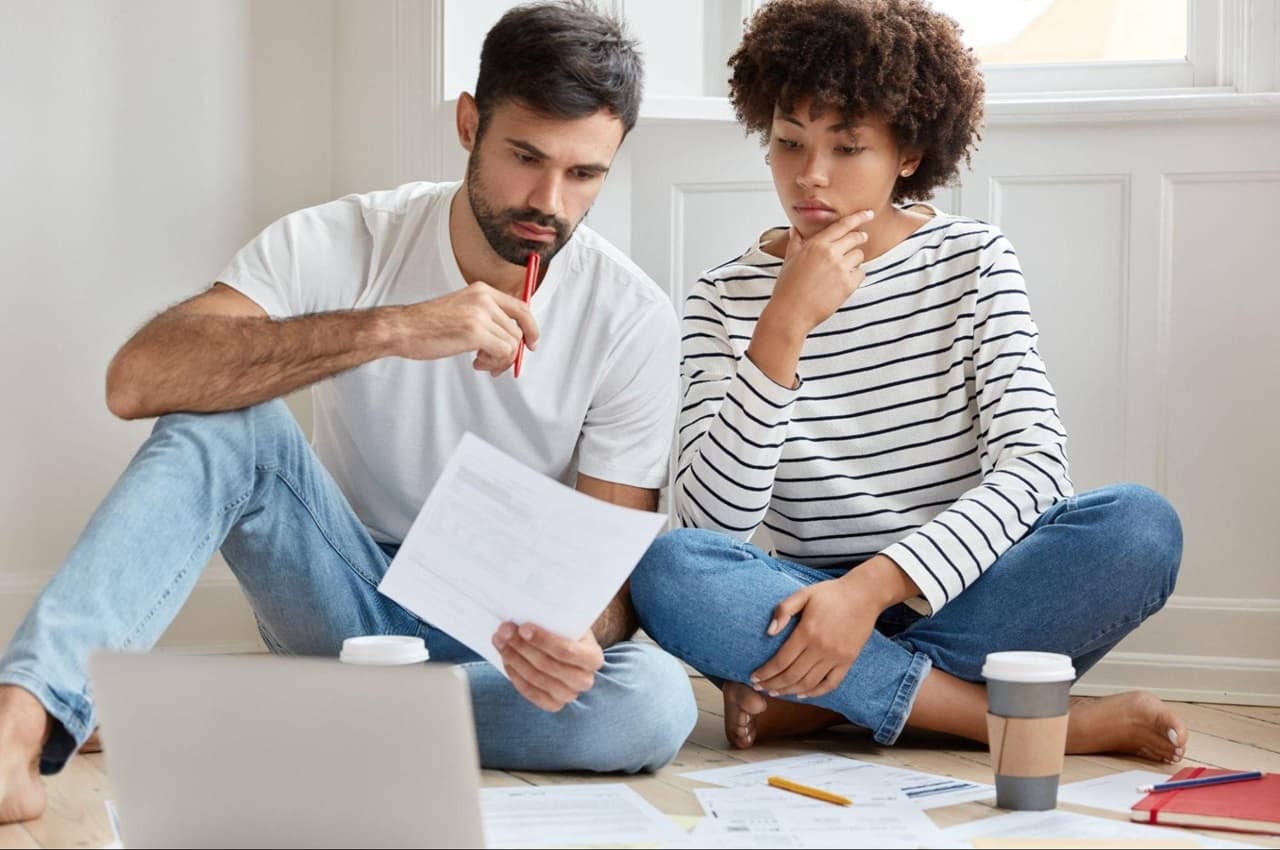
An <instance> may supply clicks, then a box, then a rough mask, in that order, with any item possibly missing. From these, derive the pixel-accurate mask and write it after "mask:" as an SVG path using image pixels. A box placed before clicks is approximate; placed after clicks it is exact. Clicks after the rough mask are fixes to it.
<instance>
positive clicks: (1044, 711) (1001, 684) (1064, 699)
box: [982, 652, 1076, 811]
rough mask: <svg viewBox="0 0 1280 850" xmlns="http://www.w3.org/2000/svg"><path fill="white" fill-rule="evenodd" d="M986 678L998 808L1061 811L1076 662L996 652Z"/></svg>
mask: <svg viewBox="0 0 1280 850" xmlns="http://www.w3.org/2000/svg"><path fill="white" fill-rule="evenodd" d="M982 677H983V678H984V679H986V680H987V734H988V737H989V740H990V741H991V767H992V770H993V771H994V772H995V776H996V805H997V806H999V807H1000V808H1002V809H1015V810H1023V811H1044V810H1047V809H1053V808H1056V807H1057V804H1058V778H1059V777H1060V776H1061V774H1062V762H1063V758H1064V756H1065V753H1066V749H1067V713H1068V711H1069V708H1070V696H1069V694H1070V691H1071V685H1072V684H1073V683H1074V682H1075V677H1076V671H1075V667H1073V666H1072V664H1071V658H1070V657H1069V656H1066V655H1058V654H1056V653H1052V652H993V653H991V654H989V655H988V656H987V660H986V664H984V665H983V667H982Z"/></svg>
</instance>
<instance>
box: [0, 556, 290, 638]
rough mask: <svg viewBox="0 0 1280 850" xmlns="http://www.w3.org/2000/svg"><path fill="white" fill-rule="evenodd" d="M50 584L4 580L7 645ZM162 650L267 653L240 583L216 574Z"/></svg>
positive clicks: (0, 603) (190, 602)
mask: <svg viewBox="0 0 1280 850" xmlns="http://www.w3.org/2000/svg"><path fill="white" fill-rule="evenodd" d="M44 585H45V581H44V580H42V579H39V578H28V579H16V580H11V581H5V582H0V630H3V631H2V633H3V634H4V635H5V643H6V644H7V643H8V641H9V638H10V636H12V634H13V632H14V631H15V630H16V629H17V628H18V624H19V623H21V622H22V618H23V617H25V616H26V613H27V611H28V610H29V609H30V608H31V605H32V604H33V603H34V602H35V599H36V596H37V595H38V594H39V593H40V591H41V590H42V589H43V588H44ZM159 646H161V647H164V648H166V649H175V650H181V651H184V652H208V653H220V652H261V651H264V650H265V647H264V646H263V644H262V639H261V638H259V637H258V627H257V624H256V623H255V621H254V619H253V612H252V610H251V609H250V608H249V603H248V602H247V601H246V600H245V598H244V594H243V593H242V592H241V591H240V586H239V584H237V583H236V580H235V579H234V578H233V577H231V576H230V575H226V576H222V575H216V574H215V575H211V576H207V577H205V578H203V579H201V580H200V582H199V583H198V584H196V586H195V589H194V590H193V591H192V592H191V596H190V598H189V599H187V604H186V605H185V606H183V608H182V612H181V613H179V614H178V617H177V619H176V620H174V621H173V624H172V625H170V626H169V629H168V630H167V631H166V632H165V633H164V636H163V637H161V638H160V643H159Z"/></svg>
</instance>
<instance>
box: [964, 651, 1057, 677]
mask: <svg viewBox="0 0 1280 850" xmlns="http://www.w3.org/2000/svg"><path fill="white" fill-rule="evenodd" d="M1075 677H1076V668H1075V667H1073V666H1072V665H1071V657H1070V656H1069V655H1059V654H1058V653H1056V652H992V653H989V654H988V655H987V663H986V664H984V665H982V678H984V679H988V680H990V679H996V680H998V681H1001V682H1070V681H1072V680H1074V679H1075Z"/></svg>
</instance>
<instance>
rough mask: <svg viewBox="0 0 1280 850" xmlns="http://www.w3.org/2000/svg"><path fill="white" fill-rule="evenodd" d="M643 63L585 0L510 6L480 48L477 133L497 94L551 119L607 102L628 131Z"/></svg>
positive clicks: (617, 28)
mask: <svg viewBox="0 0 1280 850" xmlns="http://www.w3.org/2000/svg"><path fill="white" fill-rule="evenodd" d="M643 77H644V67H643V63H642V62H641V59H640V53H639V51H638V50H637V45H636V42H635V41H634V40H632V39H631V38H630V37H629V36H628V35H627V32H626V31H625V29H623V26H622V24H621V23H619V22H618V21H616V20H614V19H613V18H611V17H608V16H606V15H603V14H601V13H600V12H598V11H596V9H595V8H594V7H593V6H591V5H590V4H588V3H587V2H585V0H572V1H571V2H543V3H530V4H528V5H523V6H517V7H515V8H514V9H511V10H510V11H508V12H507V13H506V14H505V15H503V16H502V18H501V19H500V20H499V21H498V22H497V23H496V24H494V25H493V29H491V30H489V34H488V35H486V36H485V38H484V47H483V48H482V49H481V51H480V77H479V79H478V80H476V91H475V99H476V106H477V107H478V108H479V111H480V127H479V132H480V134H481V135H483V134H484V130H485V127H486V126H487V125H488V122H489V117H490V116H491V115H492V113H493V110H494V108H495V107H496V106H498V105H499V104H500V103H503V102H504V101H516V102H518V103H520V104H522V105H524V106H526V107H528V108H530V109H532V110H534V111H536V112H541V113H543V114H544V115H551V116H555V117H557V118H583V117H585V116H587V115H592V114H594V113H596V112H598V111H599V110H600V109H607V110H609V111H610V112H612V113H613V114H614V115H616V116H618V118H619V119H621V121H622V127H623V135H626V134H627V133H629V132H631V128H632V127H634V126H635V125H636V118H637V117H638V116H639V114H640V95H641V88H642V86H643Z"/></svg>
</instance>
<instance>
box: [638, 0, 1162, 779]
mask: <svg viewBox="0 0 1280 850" xmlns="http://www.w3.org/2000/svg"><path fill="white" fill-rule="evenodd" d="M730 66H731V68H732V71H733V74H732V80H731V89H732V99H733V103H734V106H735V109H736V111H737V114H738V117H739V120H740V121H741V122H742V123H743V124H744V125H745V127H746V128H747V130H748V131H750V132H754V133H758V134H759V135H760V136H761V137H762V139H763V140H764V142H765V144H766V145H767V151H768V153H767V154H766V161H767V162H768V163H769V165H770V169H771V171H772V174H773V180H774V185H775V187H776V189H777V193H778V198H779V200H780V201H781V203H782V206H783V208H784V209H785V210H786V214H787V218H788V220H789V223H790V227H789V228H783V229H778V230H773V231H769V232H767V233H765V234H763V235H762V236H761V237H760V239H759V240H758V241H757V242H756V244H755V245H753V246H752V247H751V248H750V249H748V250H747V251H746V253H744V254H743V255H742V256H740V257H738V258H736V259H733V260H731V261H729V262H728V263H725V264H724V265H721V266H718V267H717V268H715V269H712V270H711V271H709V272H707V273H706V274H705V275H704V276H703V277H701V278H700V279H699V280H698V282H697V283H696V284H695V286H694V287H693V289H692V292H691V294H690V296H689V298H688V301H687V302H686V305H685V328H684V343H683V346H684V352H683V355H684V356H683V367H682V368H683V383H684V403H683V408H682V413H681V420H680V431H679V466H678V473H677V477H676V482H675V486H674V488H673V496H672V498H673V500H674V502H675V505H676V510H677V513H678V516H679V518H680V521H681V525H683V526H687V527H690V528H685V529H681V530H677V531H674V532H671V533H670V534H667V535H664V536H663V537H662V538H660V539H659V540H658V541H656V542H655V544H654V546H653V547H652V549H651V550H650V551H649V552H648V554H647V555H646V556H645V558H644V560H643V561H642V562H641V564H640V566H639V567H638V568H637V570H636V572H635V574H634V576H633V577H632V587H631V592H632V597H633V600H634V602H635V605H636V607H637V610H638V612H639V615H640V620H641V622H642V624H643V626H644V628H645V629H646V631H648V633H649V634H650V635H652V636H653V637H654V639H656V640H657V641H658V642H659V643H660V644H661V645H662V646H663V647H665V648H666V649H667V650H668V651H670V652H671V653H673V654H675V655H676V656H678V657H680V658H682V659H684V660H685V661H686V662H688V663H689V664H691V665H692V666H694V667H696V668H697V669H699V670H701V671H702V672H704V673H705V674H706V675H708V676H709V677H712V678H713V679H715V680H717V681H721V682H723V693H724V702H725V732H726V735H727V736H728V738H729V740H730V741H731V742H732V743H733V744H734V745H735V746H737V747H749V746H751V745H752V744H753V743H755V742H756V741H759V740H762V739H765V738H770V737H776V736H780V735H789V734H801V733H805V732H810V731H813V730H815V729H818V728H822V727H826V726H831V725H834V724H838V723H846V722H852V723H855V724H857V725H860V726H864V727H867V728H869V729H870V730H872V732H873V734H874V736H875V739H876V740H877V741H878V742H880V743H883V744H891V743H893V742H894V741H895V740H896V739H897V738H898V736H899V734H900V733H901V732H902V730H903V728H904V727H914V728H920V729H928V730H935V731H941V732H947V733H951V734H955V735H961V736H964V737H966V738H970V739H973V740H976V741H983V742H985V741H986V734H987V732H986V722H985V717H986V693H985V689H984V687H983V685H982V684H981V681H982V677H981V673H980V670H981V666H982V663H983V659H984V657H985V655H986V654H987V653H988V652H993V651H1000V650H1011V649H1024V650H1043V651H1052V652H1060V653H1065V654H1067V655H1070V656H1071V657H1072V659H1073V661H1074V664H1075V668H1076V672H1077V674H1083V673H1084V672H1085V671H1086V670H1087V669H1088V668H1089V667H1090V666H1092V665H1093V664H1094V663H1096V662H1097V661H1098V660H1099V659H1100V658H1101V657H1102V656H1103V655H1104V654H1105V653H1106V652H1107V651H1108V650H1110V649H1111V647H1113V646H1114V645H1115V644H1116V643H1117V642H1119V640H1120V639H1121V638H1122V637H1124V635H1126V634H1127V633H1129V632H1130V631H1132V629H1133V628H1135V627H1136V626H1137V625H1138V624H1139V623H1141V622H1142V621H1143V620H1144V619H1145V618H1146V617H1148V616H1150V615H1151V614H1152V613H1154V612H1155V611H1157V610H1158V609H1159V608H1160V607H1161V606H1162V605H1163V604H1164V601H1165V600H1166V599H1167V598H1168V596H1169V594H1170V593H1171V592H1172V590H1173V585H1174V581H1175V579H1176V576H1177V571H1178V564H1179V560H1180V557H1181V548H1182V537H1181V528H1180V525H1179V522H1178V518H1177V515H1176V514H1175V513H1174V511H1173V509H1172V508H1171V507H1170V506H1169V505H1168V503H1166V502H1165V501H1164V500H1163V499H1162V498H1161V497H1160V496H1158V495H1156V494H1155V493H1153V492H1151V491H1150V490H1147V489H1145V488H1141V487H1136V486H1117V487H1107V488H1103V489H1100V490H1094V491H1091V492H1088V493H1083V494H1079V495H1074V494H1073V491H1072V486H1071V482H1070V480H1069V478H1068V475H1067V457H1066V452H1065V444H1066V434H1065V431H1064V429H1063V425H1062V422H1061V421H1060V419H1059V417H1058V412H1057V405H1056V402H1055V397H1054V394H1053V389H1052V387H1051V385H1050V383H1049V380H1048V377H1047V375H1046V373H1045V367H1044V364H1043V363H1042V361H1041V359H1040V356H1039V354H1038V352H1037V348H1036V342H1037V330H1036V326H1035V324H1034V323H1033V321H1032V319H1031V313H1030V308H1029V303H1028V300H1027V294H1026V288H1025V286H1024V283H1023V279H1022V273H1021V271H1020V269H1019V266H1018V261H1017V257H1016V255H1015V253H1014V250H1013V247H1012V245H1011V244H1010V243H1009V240H1008V239H1006V238H1005V237H1004V236H1003V235H1002V234H1001V233H1000V231H999V230H998V229H997V228H995V227H993V226H991V225H989V224H985V223H983V222H979V221H975V220H973V219H967V218H961V217H957V216H953V215H946V214H943V213H941V212H939V211H938V210H936V209H934V208H932V207H930V206H928V205H925V204H917V205H914V206H901V205H897V204H901V203H902V202H904V201H906V200H908V199H912V198H924V197H928V196H929V195H930V194H931V193H932V192H933V190H935V189H937V188H938V187H939V186H942V185H945V184H946V183H947V182H949V181H951V180H952V179H953V178H954V177H955V176H956V174H957V172H958V166H959V163H960V161H961V159H965V160H966V161H967V158H968V154H969V150H970V149H971V147H972V145H973V143H974V141H975V140H976V139H977V137H978V126H979V123H980V120H981V113H982V98H983V86H982V80H981V76H980V74H979V71H978V69H977V63H976V60H975V58H974V57H973V55H972V53H971V52H970V51H968V50H967V49H966V48H965V47H964V46H963V45H962V43H961V40H960V34H959V31H958V29H957V28H956V26H955V24H954V23H953V22H952V21H951V20H950V19H949V18H946V17H945V16H943V15H940V14H938V13H936V12H934V11H932V10H931V9H930V8H929V7H928V6H927V5H926V4H925V3H923V2H917V0H811V2H806V1H805V0H773V2H770V3H768V4H767V5H765V6H764V7H763V8H762V9H761V10H760V11H759V12H757V13H756V15H755V16H754V18H753V19H752V20H751V21H750V22H749V26H748V30H747V32H746V34H745V36H744V39H743V43H742V45H741V46H740V47H739V48H738V50H737V51H736V53H735V54H734V55H733V57H732V58H731V59H730ZM761 526H764V527H765V528H767V529H768V532H769V536H770V537H771V538H772V541H773V543H774V546H775V547H776V548H775V550H774V552H773V553H772V554H768V553H766V552H765V551H763V550H762V549H760V548H757V547H756V546H753V545H751V544H749V543H747V542H746V541H747V539H748V538H750V537H751V536H752V535H753V534H754V533H755V532H756V531H757V530H759V529H760V527H761ZM1186 740H1187V730H1186V728H1185V726H1184V725H1183V723H1182V722H1181V721H1180V720H1179V719H1178V717H1177V716H1176V715H1175V714H1174V713H1173V711H1172V710H1171V709H1170V708H1169V707H1168V706H1167V705H1165V704H1164V703H1163V702H1161V701H1160V700H1159V699H1157V698H1156V697H1154V696H1152V695H1151V694H1147V693H1138V692H1135V693H1127V694H1120V695H1116V696H1112V697H1107V698H1105V699H1102V700H1097V701H1082V702H1077V703H1074V704H1073V705H1072V709H1071V714H1070V720H1069V726H1068V737H1067V749H1068V752H1073V753H1084V752H1105V751H1119V752H1130V753H1135V754H1138V755H1141V756H1144V757H1146V758H1149V759H1152V760H1156V761H1166V762H1175V761H1178V760H1179V759H1181V757H1182V755H1183V752H1184V748H1185V746H1186Z"/></svg>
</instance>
